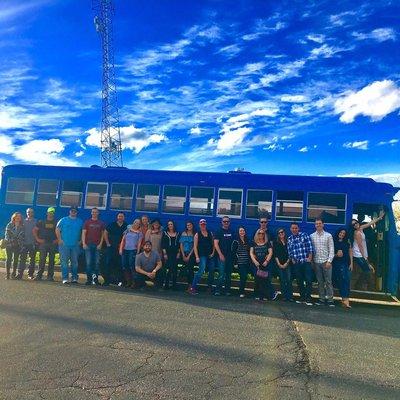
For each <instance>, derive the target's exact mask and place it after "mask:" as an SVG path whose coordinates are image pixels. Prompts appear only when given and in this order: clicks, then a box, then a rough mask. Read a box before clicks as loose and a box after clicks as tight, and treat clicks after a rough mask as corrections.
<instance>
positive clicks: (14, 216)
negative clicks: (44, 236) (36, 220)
mask: <svg viewBox="0 0 400 400" xmlns="http://www.w3.org/2000/svg"><path fill="white" fill-rule="evenodd" d="M18 215H19V216H20V217H21V225H23V223H24V222H23V218H22V214H21V213H20V212H18V211H17V212H15V213H14V214H13V215H11V219H10V222H11V223H12V224H14V225H15V218H16V217H17V216H18Z"/></svg>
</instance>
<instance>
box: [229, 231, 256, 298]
mask: <svg viewBox="0 0 400 400" xmlns="http://www.w3.org/2000/svg"><path fill="white" fill-rule="evenodd" d="M232 252H233V255H234V256H235V257H236V260H237V265H238V268H239V276H240V284H239V297H240V298H241V299H243V298H244V297H245V294H244V293H245V287H246V281H247V275H248V274H249V273H250V274H252V275H253V276H254V273H255V271H254V267H253V265H252V264H251V259H250V244H249V240H248V239H247V235H246V230H245V228H244V227H243V226H241V227H240V228H239V230H238V239H237V240H236V239H235V240H234V241H233V243H232Z"/></svg>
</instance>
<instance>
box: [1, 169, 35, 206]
mask: <svg viewBox="0 0 400 400" xmlns="http://www.w3.org/2000/svg"><path fill="white" fill-rule="evenodd" d="M11 179H19V180H21V179H25V180H30V181H33V182H34V183H33V192H32V202H31V203H9V202H7V194H8V193H30V192H21V191H16V190H12V191H9V190H8V186H9V183H10V180H11ZM36 187H37V179H36V178H27V177H21V178H20V177H15V176H10V177H8V178H7V186H6V192H5V194H4V204H9V205H21V206H33V205H34V204H35V195H36Z"/></svg>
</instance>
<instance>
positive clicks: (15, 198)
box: [6, 178, 36, 205]
mask: <svg viewBox="0 0 400 400" xmlns="http://www.w3.org/2000/svg"><path fill="white" fill-rule="evenodd" d="M35 183H36V180H35V179H29V178H8V181H7V193H6V204H26V205H32V204H33V193H34V191H35Z"/></svg>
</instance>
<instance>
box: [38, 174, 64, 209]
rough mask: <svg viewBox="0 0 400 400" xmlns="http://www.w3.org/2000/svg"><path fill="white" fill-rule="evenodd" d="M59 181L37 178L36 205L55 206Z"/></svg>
mask: <svg viewBox="0 0 400 400" xmlns="http://www.w3.org/2000/svg"><path fill="white" fill-rule="evenodd" d="M59 183H60V182H59V181H58V180H57V179H39V185H38V190H37V197H36V204H37V205H38V206H47V207H49V206H56V205H57V193H58V185H59Z"/></svg>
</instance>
